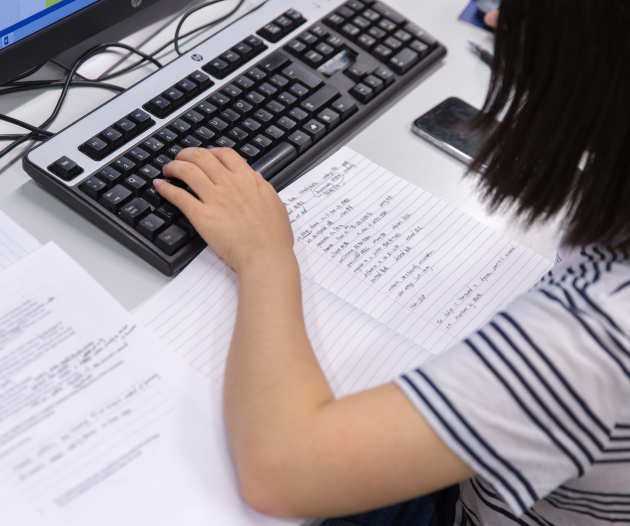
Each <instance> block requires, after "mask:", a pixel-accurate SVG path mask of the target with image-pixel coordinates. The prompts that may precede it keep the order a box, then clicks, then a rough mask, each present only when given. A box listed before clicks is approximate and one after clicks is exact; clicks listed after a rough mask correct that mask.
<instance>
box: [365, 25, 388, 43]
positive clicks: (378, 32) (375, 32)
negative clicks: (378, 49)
mask: <svg viewBox="0 0 630 526" xmlns="http://www.w3.org/2000/svg"><path fill="white" fill-rule="evenodd" d="M368 34H369V35H370V36H371V37H373V38H375V39H376V40H381V39H383V38H385V37H386V36H387V33H386V32H385V31H383V30H382V29H381V28H380V27H376V26H372V27H371V28H370V29H368Z"/></svg>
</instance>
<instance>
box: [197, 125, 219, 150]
mask: <svg viewBox="0 0 630 526" xmlns="http://www.w3.org/2000/svg"><path fill="white" fill-rule="evenodd" d="M194 135H195V137H197V139H199V140H200V141H201V142H202V143H203V144H204V145H206V146H207V145H208V144H210V142H211V141H212V139H214V138H215V137H216V133H214V132H213V131H212V130H211V129H210V128H207V127H206V126H202V127H201V128H198V129H197V130H195V134H194Z"/></svg>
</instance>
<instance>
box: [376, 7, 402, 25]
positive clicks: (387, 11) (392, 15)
mask: <svg viewBox="0 0 630 526" xmlns="http://www.w3.org/2000/svg"><path fill="white" fill-rule="evenodd" d="M372 9H374V11H376V12H377V13H379V14H380V15H381V16H383V17H386V18H387V19H388V20H390V21H391V22H392V23H393V24H394V25H395V26H399V25H402V24H404V23H405V22H406V21H407V19H406V18H405V17H404V16H402V15H400V14H399V13H397V12H396V11H394V10H393V9H391V8H390V7H388V6H386V5H385V4H382V3H380V2H376V3H375V4H374V5H373V6H372Z"/></svg>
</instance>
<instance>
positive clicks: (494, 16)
mask: <svg viewBox="0 0 630 526" xmlns="http://www.w3.org/2000/svg"><path fill="white" fill-rule="evenodd" d="M483 21H484V23H485V24H486V25H487V26H488V27H493V28H495V29H496V27H497V25H499V10H498V9H495V10H494V11H491V12H490V13H488V14H487V15H486V16H485V17H484V18H483Z"/></svg>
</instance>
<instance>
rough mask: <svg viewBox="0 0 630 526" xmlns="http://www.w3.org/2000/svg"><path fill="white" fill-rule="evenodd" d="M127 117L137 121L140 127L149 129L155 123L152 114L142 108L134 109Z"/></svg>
mask: <svg viewBox="0 0 630 526" xmlns="http://www.w3.org/2000/svg"><path fill="white" fill-rule="evenodd" d="M127 118H128V119H129V120H131V121H133V122H135V123H136V124H137V125H138V126H139V127H140V129H142V130H143V131H144V130H148V129H149V128H150V127H151V126H153V125H154V124H155V122H154V121H153V119H152V118H151V116H150V115H149V114H148V113H147V112H145V111H142V110H134V111H132V112H131V113H130V114H129V115H128V116H127Z"/></svg>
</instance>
